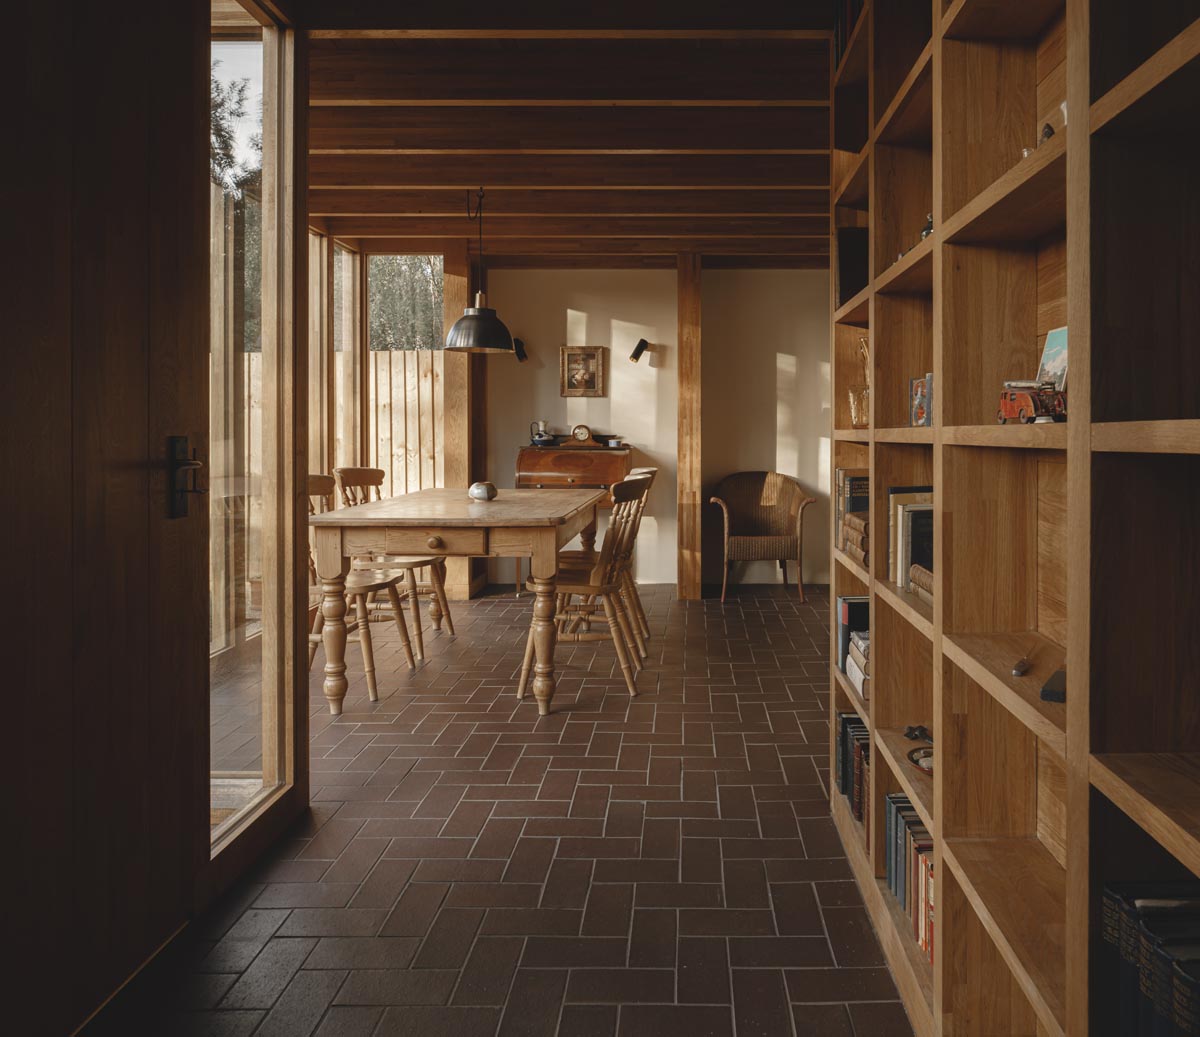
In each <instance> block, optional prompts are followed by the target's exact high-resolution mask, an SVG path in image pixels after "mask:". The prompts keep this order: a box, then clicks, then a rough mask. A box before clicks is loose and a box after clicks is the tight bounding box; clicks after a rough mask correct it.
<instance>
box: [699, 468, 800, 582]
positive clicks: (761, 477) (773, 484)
mask: <svg viewBox="0 0 1200 1037" xmlns="http://www.w3.org/2000/svg"><path fill="white" fill-rule="evenodd" d="M710 503H712V504H719V505H720V507H721V513H722V515H723V517H724V521H725V531H724V542H725V558H724V566H723V568H722V572H721V601H722V602H724V601H725V591H726V589H727V588H728V585H729V566H730V564H731V563H732V562H756V561H778V562H779V568H780V569H782V570H783V583H784V586H785V587H786V586H787V563H788V562H789V561H790V560H791V559H795V561H796V583H797V585H798V586H799V588H800V600H801V601H802V602H803V601H804V565H803V551H804V510H805V509H806V508H807V507H808V506H809V505H810V504H813V503H815V499H814V498H813V497H809V496H808V495H807V494H806V493H805V492H804V489H803V487H801V485H800V484H799V483H798V482H797V481H796V480H795V479H793V478H792V477H791V476H788V475H780V474H779V473H778V472H738V473H737V474H735V475H727V476H726V477H725V478H724V479H722V480H721V483H720V485H719V486H718V487H717V492H716V495H715V496H714V497H712V498H711V499H710Z"/></svg>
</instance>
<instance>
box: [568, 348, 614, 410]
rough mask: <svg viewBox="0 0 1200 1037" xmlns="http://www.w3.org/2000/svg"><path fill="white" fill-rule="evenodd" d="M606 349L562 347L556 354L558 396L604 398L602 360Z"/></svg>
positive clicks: (603, 365)
mask: <svg viewBox="0 0 1200 1037" xmlns="http://www.w3.org/2000/svg"><path fill="white" fill-rule="evenodd" d="M607 353H608V350H607V349H600V348H599V347H595V346H562V347H561V348H560V349H559V352H558V380H559V394H560V395H562V396H567V397H579V396H585V397H591V398H595V397H601V396H606V395H607V391H606V389H605V385H604V368H605V364H604V359H605V356H606V354H607Z"/></svg>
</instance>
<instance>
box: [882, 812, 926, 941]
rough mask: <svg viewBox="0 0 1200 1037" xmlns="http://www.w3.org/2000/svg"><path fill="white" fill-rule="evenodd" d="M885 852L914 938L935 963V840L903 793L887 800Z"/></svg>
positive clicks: (894, 888) (893, 888)
mask: <svg viewBox="0 0 1200 1037" xmlns="http://www.w3.org/2000/svg"><path fill="white" fill-rule="evenodd" d="M883 809H884V839H885V840H886V841H885V844H884V850H885V857H886V861H887V865H886V868H887V884H888V889H890V890H891V891H892V896H894V897H895V898H896V902H897V903H898V904H899V905H900V910H902V911H903V912H904V913H905V914H906V915H907V916H908V920H909V921H910V922H911V923H912V933H913V939H914V940H916V941H917V946H919V947H920V948H921V950H922V951H924V952H925V954H926V956H927V957H928V958H929V960H930V962H932V961H933V904H934V896H933V886H934V882H933V837H932V836H931V835H930V834H929V829H928V828H926V827H925V824H924V822H922V820H921V815H920V814H918V813H917V811H916V809H915V808H914V807H913V805H912V800H910V799H909V798H908V797H907V796H905V795H902V794H901V793H899V792H892V793H889V794H888V795H887V796H886V797H885V798H884V805H883Z"/></svg>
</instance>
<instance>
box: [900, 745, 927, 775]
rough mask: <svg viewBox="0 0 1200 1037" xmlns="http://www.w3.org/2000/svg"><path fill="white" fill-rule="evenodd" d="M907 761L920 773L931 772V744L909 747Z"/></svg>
mask: <svg viewBox="0 0 1200 1037" xmlns="http://www.w3.org/2000/svg"><path fill="white" fill-rule="evenodd" d="M906 756H907V758H908V762H909V763H911V764H912V765H913V766H914V767H916V768H917V770H919V771H920V772H921V773H922V774H929V775H932V774H933V746H932V745H921V746H918V747H917V748H916V749H909V750H908V752H907V754H906Z"/></svg>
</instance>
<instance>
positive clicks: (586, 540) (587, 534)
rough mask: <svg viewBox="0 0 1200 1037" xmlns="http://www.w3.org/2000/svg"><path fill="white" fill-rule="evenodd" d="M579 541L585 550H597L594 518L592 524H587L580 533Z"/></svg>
mask: <svg viewBox="0 0 1200 1037" xmlns="http://www.w3.org/2000/svg"><path fill="white" fill-rule="evenodd" d="M579 543H580V544H581V545H582V547H583V549H584V550H585V551H595V550H596V522H595V520H594V519H593V520H592V522H591V524H590V525H588V526H586V527H585V528H584V529H583V531H582V532H581V533H580V534H579Z"/></svg>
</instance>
